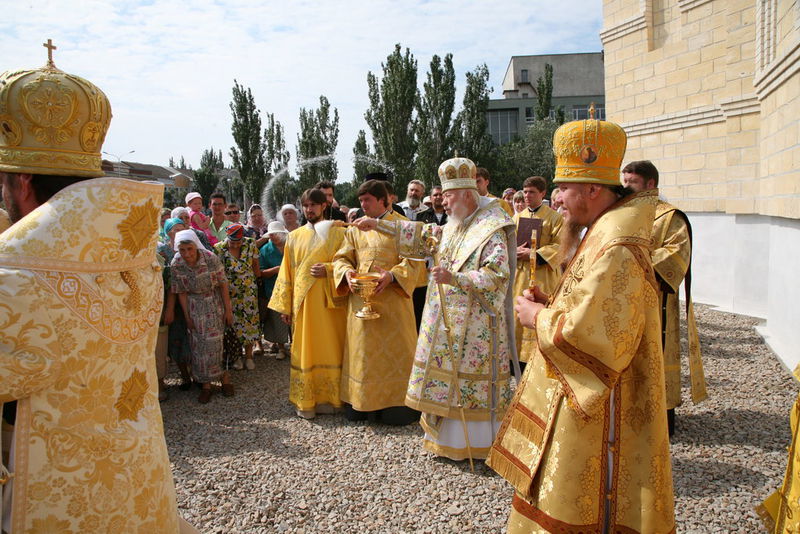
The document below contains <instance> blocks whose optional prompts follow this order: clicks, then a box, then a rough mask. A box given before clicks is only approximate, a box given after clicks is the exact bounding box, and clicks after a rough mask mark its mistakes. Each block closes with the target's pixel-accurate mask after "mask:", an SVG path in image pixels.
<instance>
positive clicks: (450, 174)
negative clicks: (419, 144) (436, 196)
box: [439, 152, 478, 192]
mask: <svg viewBox="0 0 800 534" xmlns="http://www.w3.org/2000/svg"><path fill="white" fill-rule="evenodd" d="M477 172H478V168H477V167H476V166H475V163H473V162H472V160H471V159H469V158H462V157H459V156H458V152H456V154H455V156H454V157H452V158H450V159H448V160H445V161H443V162H442V164H441V165H439V180H441V182H442V192H445V191H450V190H451V189H478V186H477V185H476V184H475V176H476V174H477Z"/></svg>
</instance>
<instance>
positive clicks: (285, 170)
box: [261, 154, 394, 220]
mask: <svg viewBox="0 0 800 534" xmlns="http://www.w3.org/2000/svg"><path fill="white" fill-rule="evenodd" d="M335 157H336V155H335V154H324V155H322V156H315V157H313V158H306V159H301V160H298V162H297V168H298V169H304V168H306V167H309V166H313V165H320V164H323V163H327V162H329V161H331V160H332V159H334V158H335ZM352 161H353V163H355V162H361V163H367V164H369V165H374V166H375V167H380V168H381V169H383V170H384V171H387V172H390V173H392V174H394V167H392V166H391V165H389V164H388V163H386V162H385V161H381V160H379V159H377V158H373V157H370V156H365V155H363V154H357V155H354V156H353V160H352ZM288 176H289V166H288V165H285V166H283V167H281V168H280V169H278V170H277V171H275V172H274V173H273V174H272V178H270V179H269V181H268V182H267V185H266V186H265V187H264V191H262V193H261V207H262V208H263V209H264V214H265V215H266V216H267V217H268V220H274V219H275V215H276V214H277V211H278V206H275V205H273V202H272V188H273V187H274V186H275V184H278V183H280V181H281V180H284V179H286V178H288Z"/></svg>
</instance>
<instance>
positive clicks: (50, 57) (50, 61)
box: [42, 39, 58, 67]
mask: <svg viewBox="0 0 800 534" xmlns="http://www.w3.org/2000/svg"><path fill="white" fill-rule="evenodd" d="M42 46H43V47H45V48H46V49H47V66H48V67H55V66H56V64H55V63H53V50H56V49H57V48H58V47H57V46H56V45H54V44H53V40H52V39H48V40H47V42H46V43H42Z"/></svg>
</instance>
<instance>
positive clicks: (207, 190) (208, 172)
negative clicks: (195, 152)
mask: <svg viewBox="0 0 800 534" xmlns="http://www.w3.org/2000/svg"><path fill="white" fill-rule="evenodd" d="M224 167H225V164H224V163H223V161H222V150H219V151H215V150H214V147H211V148H210V149H206V150H203V155H202V156H200V168H199V169H197V170H196V171H194V190H195V191H197V192H198V193H200V196H202V197H203V202H204V203H208V197H210V196H211V193H213V192H214V191H216V190H217V186H218V185H219V179H220V176H219V171H221V170H222V169H223V168H224Z"/></svg>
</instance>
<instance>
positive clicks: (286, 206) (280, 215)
mask: <svg viewBox="0 0 800 534" xmlns="http://www.w3.org/2000/svg"><path fill="white" fill-rule="evenodd" d="M289 209H291V210H294V212H295V213H297V217H298V218H300V213H299V212H298V211H297V208H295V207H294V204H284V205H283V206H281V209H279V210H278V213H277V215H275V218H276V219H278V220H279V221H280V222H282V223H283V224H284V225H285V224H286V220H285V219H284V218H283V212H284V211H285V210H289Z"/></svg>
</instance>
